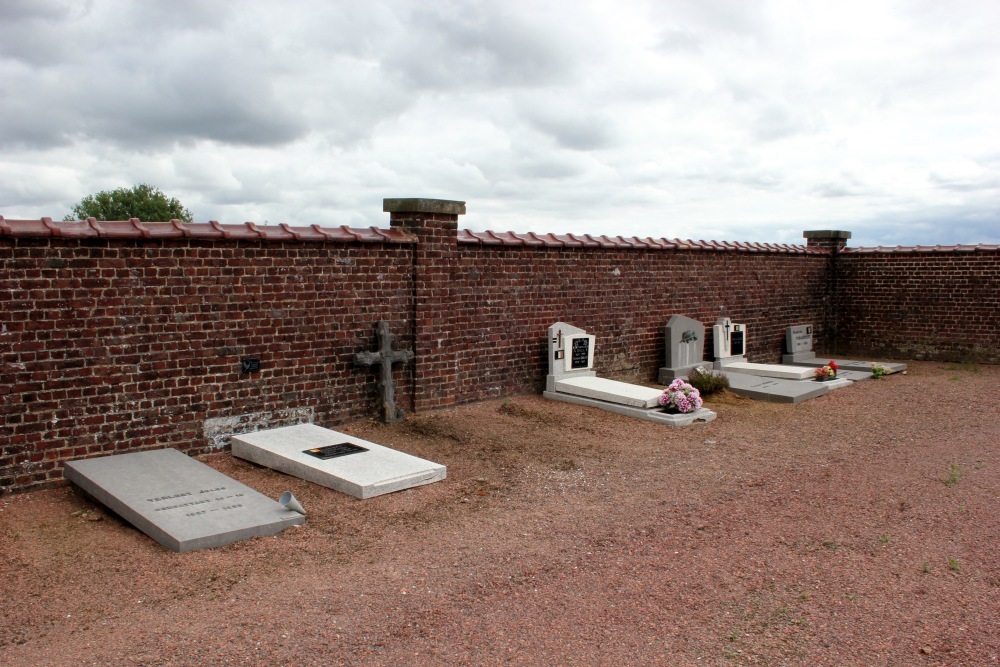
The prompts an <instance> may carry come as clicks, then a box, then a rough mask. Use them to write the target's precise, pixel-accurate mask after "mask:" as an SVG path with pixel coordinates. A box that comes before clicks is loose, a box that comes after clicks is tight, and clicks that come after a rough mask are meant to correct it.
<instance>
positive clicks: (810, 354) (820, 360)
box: [781, 324, 906, 374]
mask: <svg viewBox="0 0 1000 667" xmlns="http://www.w3.org/2000/svg"><path fill="white" fill-rule="evenodd" d="M785 349H786V350H788V352H787V354H784V355H782V357H781V363H783V364H791V365H794V366H810V367H812V368H822V367H823V366H826V364H827V363H828V362H829V361H830V357H824V356H816V352H814V351H813V327H812V325H811V324H797V325H795V326H790V327H788V328H787V329H786V330H785ZM833 360H834V361H835V362H837V365H838V366H840V370H841V371H860V372H863V373H869V374H871V372H872V365H873V364H874V363H876V362H873V361H861V360H859V359H837V358H836V357H834V358H833ZM878 363H880V364H881V365H883V366H885V367H886V368H888V369H889V372H890V373H899V372H901V371H905V370H906V364H904V363H900V362H893V361H880V362H878Z"/></svg>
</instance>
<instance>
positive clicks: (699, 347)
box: [658, 315, 705, 384]
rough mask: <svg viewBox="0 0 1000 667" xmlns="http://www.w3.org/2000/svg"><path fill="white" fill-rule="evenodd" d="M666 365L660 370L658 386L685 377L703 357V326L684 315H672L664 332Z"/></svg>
mask: <svg viewBox="0 0 1000 667" xmlns="http://www.w3.org/2000/svg"><path fill="white" fill-rule="evenodd" d="M664 343H665V347H666V365H665V366H664V367H663V368H661V369H660V373H659V376H658V379H659V382H660V384H670V382H671V381H673V380H676V379H677V378H679V377H687V376H688V375H689V374H690V373H691V371H692V370H694V369H695V368H696V367H698V366H699V365H700V364H701V363H702V359H703V357H704V356H705V325H704V324H702V323H701V322H699V321H698V320H693V319H691V318H690V317H685V316H684V315H673V316H671V318H670V319H669V320H668V321H667V326H666V328H665V330H664Z"/></svg>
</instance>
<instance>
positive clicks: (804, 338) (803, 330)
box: [785, 324, 813, 354]
mask: <svg viewBox="0 0 1000 667" xmlns="http://www.w3.org/2000/svg"><path fill="white" fill-rule="evenodd" d="M785 349H786V350H787V351H788V353H789V354H795V353H796V352H812V351H813V328H812V325H811V324H799V325H796V326H793V327H788V328H787V329H786V330H785Z"/></svg>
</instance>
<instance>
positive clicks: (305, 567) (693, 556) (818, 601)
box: [0, 363, 1000, 666]
mask: <svg viewBox="0 0 1000 667" xmlns="http://www.w3.org/2000/svg"><path fill="white" fill-rule="evenodd" d="M998 384H1000V367H995V366H964V365H946V364H934V363H914V364H911V368H910V371H909V373H907V374H906V375H895V376H891V377H889V378H886V379H885V380H882V381H877V382H876V381H869V382H863V383H859V384H857V385H855V386H852V387H850V388H847V389H843V390H838V391H835V392H832V393H830V394H828V395H827V396H824V397H822V398H819V399H816V400H813V401H809V402H807V403H804V404H802V405H799V406H790V405H776V404H767V403H758V402H752V401H748V400H744V399H739V398H737V397H733V396H726V397H723V398H721V399H718V400H716V401H710V402H709V407H711V408H712V409H714V410H715V411H716V412H717V413H718V415H719V418H718V419H717V420H716V421H715V422H713V423H711V424H706V425H697V426H693V427H690V428H684V429H671V428H669V427H665V426H660V425H655V424H651V423H648V422H641V421H637V420H630V419H628V418H625V417H620V416H617V415H613V414H610V413H605V412H601V411H597V410H592V409H588V408H582V407H579V406H573V405H568V404H564V403H559V402H555V401H547V400H545V399H542V398H541V397H538V396H515V397H512V398H510V399H507V400H504V401H489V402H485V403H479V404H476V405H469V406H463V407H459V408H455V409H450V410H444V411H439V412H433V413H426V414H419V415H410V416H408V417H407V420H406V421H405V422H404V423H403V424H399V425H395V426H391V427H390V426H383V425H379V424H375V423H371V422H368V423H365V422H362V423H355V424H350V425H347V426H345V427H342V430H345V431H348V432H350V433H353V434H355V435H359V436H361V437H365V438H368V439H370V440H373V441H375V442H379V443H381V444H385V445H389V446H394V447H396V448H398V449H402V450H403V451H406V452H409V453H412V454H416V455H418V456H422V457H425V458H429V459H432V460H434V461H437V462H441V463H444V464H446V465H447V466H448V479H447V480H446V481H444V482H441V483H438V484H434V485H430V486H426V487H422V488H419V489H414V490H409V491H404V492H400V493H395V494H390V495H388V496H381V497H378V498H374V499H370V500H366V501H359V500H355V499H353V498H350V497H348V496H345V495H342V494H338V493H336V492H333V491H330V490H328V489H324V488H321V487H317V486H313V485H310V484H308V483H305V482H302V481H300V480H296V479H293V478H289V477H286V476H284V475H282V474H280V473H276V472H274V471H271V470H267V469H263V468H259V467H256V466H253V465H251V464H249V463H246V462H242V461H238V460H234V459H232V458H231V457H230V456H229V455H228V454H219V455H214V456H209V457H205V458H204V459H203V460H204V461H205V462H206V463H208V464H209V465H211V466H213V467H215V468H217V469H219V470H221V471H222V472H224V473H226V474H228V475H231V476H232V477H235V478H237V479H239V480H240V481H242V482H244V483H246V484H248V485H250V486H251V487H254V488H256V489H258V490H260V491H262V492H264V493H266V494H268V495H270V496H272V497H277V496H278V495H279V494H280V493H281V492H282V491H284V490H288V489H290V490H292V491H293V493H295V495H296V497H297V498H298V499H299V500H300V501H301V502H302V503H303V505H305V507H306V509H307V510H309V518H308V521H307V522H306V524H305V525H304V526H303V527H301V528H291V529H289V530H286V531H285V532H283V533H281V534H280V535H278V536H276V537H271V538H255V539H253V540H248V541H245V542H241V543H238V544H234V545H230V546H227V547H223V548H219V549H211V550H205V551H197V552H192V553H188V554H175V553H173V552H170V551H167V550H165V549H163V548H161V547H160V546H159V545H157V544H156V543H155V542H153V541H152V540H150V539H149V538H147V537H145V536H144V535H143V534H141V533H139V532H138V531H136V530H134V529H133V528H131V527H130V526H128V525H126V524H124V523H122V522H121V521H119V520H118V519H117V518H115V517H114V516H111V515H108V514H106V513H105V511H104V510H102V509H101V508H100V507H98V506H95V505H94V504H92V503H90V502H88V501H87V500H85V499H83V498H81V497H79V496H77V495H75V494H74V493H73V492H72V491H71V489H69V488H58V489H54V490H48V491H42V492H35V493H28V494H21V495H14V496H6V497H4V498H2V499H0V581H2V585H3V597H2V600H0V665H91V664H93V665H272V666H273V665H337V664H344V665H996V664H998V662H1000V551H998V549H997V543H998V542H1000V511H998V505H1000V448H998V446H997V445H998V440H1000V426H998V420H997V417H998V415H1000V395H998V392H997V389H996V388H997V386H998Z"/></svg>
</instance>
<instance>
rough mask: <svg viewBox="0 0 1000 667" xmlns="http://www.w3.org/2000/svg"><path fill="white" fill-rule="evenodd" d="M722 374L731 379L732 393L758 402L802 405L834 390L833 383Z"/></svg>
mask: <svg viewBox="0 0 1000 667" xmlns="http://www.w3.org/2000/svg"><path fill="white" fill-rule="evenodd" d="M722 374H723V375H725V376H726V377H727V378H729V390H730V391H732V392H733V393H734V394H739V395H740V396H746V397H747V398H752V399H754V400H756V401H771V402H772V403H793V404H794V403H801V402H802V401H807V400H809V399H810V398H817V397H819V396H823V395H824V394H826V393H828V392H829V391H830V390H831V389H833V387H832V384H833V383H832V382H816V381H809V380H781V379H777V378H767V377H761V376H759V375H748V374H746V373H730V372H728V371H725V370H724V371H722Z"/></svg>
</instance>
